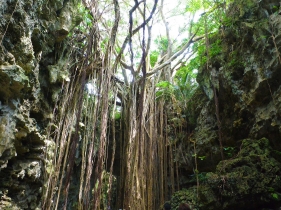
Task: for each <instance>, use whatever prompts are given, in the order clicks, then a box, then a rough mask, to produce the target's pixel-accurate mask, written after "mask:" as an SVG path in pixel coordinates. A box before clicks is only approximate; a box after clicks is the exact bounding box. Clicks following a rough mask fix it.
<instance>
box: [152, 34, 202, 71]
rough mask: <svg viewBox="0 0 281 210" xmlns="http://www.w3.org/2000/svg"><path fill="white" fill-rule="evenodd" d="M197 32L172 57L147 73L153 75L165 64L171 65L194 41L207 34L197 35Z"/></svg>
mask: <svg viewBox="0 0 281 210" xmlns="http://www.w3.org/2000/svg"><path fill="white" fill-rule="evenodd" d="M195 35H196V33H195V34H194V35H192V36H191V38H190V39H189V41H188V42H187V43H186V44H185V45H184V46H183V48H182V49H181V50H180V51H178V52H176V53H175V54H174V55H173V56H172V57H170V58H169V59H168V60H167V61H165V62H164V63H162V64H160V65H158V66H156V67H154V69H153V70H152V71H151V72H149V73H147V76H151V75H153V74H155V73H156V72H157V71H159V70H160V69H162V68H164V67H165V66H167V65H169V64H170V63H171V62H172V61H173V60H175V59H176V58H177V57H178V56H180V55H181V54H182V53H183V52H184V51H185V50H186V49H187V48H188V47H189V46H190V45H191V44H192V43H194V42H197V41H199V40H201V39H203V38H204V37H205V36H198V37H195Z"/></svg>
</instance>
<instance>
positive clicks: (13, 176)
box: [0, 0, 81, 209]
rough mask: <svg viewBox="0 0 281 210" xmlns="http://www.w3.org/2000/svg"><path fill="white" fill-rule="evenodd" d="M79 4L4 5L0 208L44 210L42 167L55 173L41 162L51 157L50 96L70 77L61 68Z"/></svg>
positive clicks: (6, 1)
mask: <svg viewBox="0 0 281 210" xmlns="http://www.w3.org/2000/svg"><path fill="white" fill-rule="evenodd" d="M77 5H78V1H76V0H70V1H60V0H50V1H45V0H38V1H31V0H26V1H21V0H19V1H18V0H3V1H1V3H0V41H2V42H1V46H0V86H1V87H0V180H1V182H0V209H38V208H41V200H42V199H41V196H42V195H41V193H42V192H41V191H42V187H43V176H42V173H43V170H44V169H43V166H44V164H46V166H47V170H49V168H51V167H50V165H51V163H49V161H44V159H43V158H44V157H43V154H44V150H46V147H47V146H50V152H48V153H47V154H46V155H47V158H52V157H53V155H52V154H51V148H52V147H53V146H52V144H50V143H48V142H49V140H47V138H46V133H47V130H46V129H47V125H48V124H49V123H50V122H51V120H52V118H53V115H52V112H53V106H54V101H55V99H52V98H51V97H49V93H52V92H55V93H56V94H57V95H58V92H59V91H60V89H59V88H58V87H59V85H58V84H60V83H61V82H63V81H64V80H66V79H67V76H68V72H67V68H64V69H63V68H61V69H60V67H63V66H67V64H66V63H67V59H66V58H67V55H68V53H67V51H66V50H65V49H66V46H65V43H64V40H65V38H66V37H67V35H68V33H69V32H70V31H71V30H72V29H73V28H74V27H75V26H76V25H77V24H78V23H79V21H81V19H80V17H79V14H78V10H77ZM59 42H60V44H59V46H60V47H58V46H56V45H58V44H57V43H59ZM62 51H63V52H64V53H62ZM54 67H55V69H54ZM48 70H49V71H48ZM54 70H55V72H54ZM53 74H55V75H57V76H56V78H55V79H53V80H52V78H51V77H50V75H53ZM63 75H65V76H63ZM56 99H57V97H56ZM43 162H44V164H43ZM48 167H49V168H48Z"/></svg>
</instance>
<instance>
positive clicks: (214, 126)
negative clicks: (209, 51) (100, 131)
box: [175, 0, 281, 209]
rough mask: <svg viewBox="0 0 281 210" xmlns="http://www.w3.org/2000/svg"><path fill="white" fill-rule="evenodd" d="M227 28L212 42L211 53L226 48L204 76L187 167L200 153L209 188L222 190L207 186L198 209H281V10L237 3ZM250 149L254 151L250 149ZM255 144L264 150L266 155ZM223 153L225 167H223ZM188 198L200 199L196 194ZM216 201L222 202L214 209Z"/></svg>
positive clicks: (256, 3)
mask: <svg viewBox="0 0 281 210" xmlns="http://www.w3.org/2000/svg"><path fill="white" fill-rule="evenodd" d="M224 24H225V25H224V26H223V27H222V29H221V31H220V33H219V34H218V35H217V36H215V37H212V38H211V40H210V45H211V47H212V45H213V44H214V43H215V41H216V40H221V43H220V49H221V52H220V54H218V55H216V56H213V57H211V58H210V61H209V63H208V64H209V65H208V66H206V65H205V66H202V67H201V68H200V69H199V73H198V77H197V81H198V83H199V85H200V90H198V91H197V92H198V94H197V95H195V96H194V97H195V100H193V103H194V104H193V107H196V111H193V112H194V113H193V114H194V116H192V117H193V118H197V121H196V123H195V129H194V131H193V133H194V134H193V138H194V141H195V142H196V152H194V150H193V145H192V146H189V150H188V152H189V153H188V155H187V157H186V159H189V161H188V162H189V163H194V158H193V157H192V154H194V153H196V155H197V156H196V157H204V158H202V160H200V159H199V158H198V170H199V175H200V177H201V178H202V177H204V180H205V183H206V182H207V183H209V184H210V183H212V182H214V183H215V182H216V183H215V184H214V185H212V186H209V185H204V184H202V185H200V186H201V187H200V192H199V195H200V196H199V200H196V202H197V206H198V208H199V209H262V208H275V207H277V206H278V205H279V206H281V202H280V198H281V195H280V192H281V187H280V186H281V185H280V184H277V183H279V182H280V181H279V178H278V177H279V176H280V161H281V160H280V157H277V156H276V157H275V159H274V158H273V157H272V155H273V154H280V151H281V141H280V140H281V71H280V67H281V57H280V55H281V51H280V46H281V39H280V34H281V9H280V2H279V1H274V0H270V1H266V2H260V1H242V0H236V1H235V2H234V3H233V4H232V5H231V6H230V7H229V10H228V14H227V21H226V22H225V23H224ZM214 91H215V92H214ZM203 93H204V94H203ZM215 93H216V94H215ZM198 97H199V98H200V99H198ZM216 99H217V101H218V103H216V102H215V100H216ZM202 102H203V103H202ZM216 107H217V108H218V109H216ZM216 114H218V116H219V119H217V116H216ZM219 125H220V126H221V130H220V129H219ZM219 134H220V135H221V143H222V148H220V138H219ZM263 138H266V139H268V140H264V139H263ZM243 139H252V140H243ZM258 139H260V140H258ZM261 142H266V143H261ZM246 144H247V145H248V149H246V148H243V147H244V146H245V145H246ZM256 144H258V145H260V146H259V149H258V150H259V152H257V150H256V148H255V147H256V146H254V145H256ZM250 145H252V146H250ZM269 145H270V146H271V147H272V148H270V147H269ZM241 147H242V149H241ZM269 148H270V149H269ZM221 150H222V151H221ZM268 151H271V152H268ZM221 152H223V156H224V157H223V159H224V160H225V161H222V162H220V161H221V160H222V155H221ZM252 153H253V155H251V154H252ZM242 154H243V155H242ZM237 155H238V156H237ZM230 158H234V159H230ZM227 159H230V160H227ZM267 166H268V167H269V168H267ZM186 168H189V169H187V171H188V170H189V171H188V173H189V174H192V173H194V172H193V171H192V167H190V166H188V165H186ZM186 168H185V169H186ZM209 171H216V172H214V174H212V175H210V174H208V176H207V177H205V173H203V172H209ZM215 177H217V179H218V180H217V181H215ZM223 177H224V178H225V180H223V179H224V178H223ZM231 177H232V178H231ZM206 180H207V181H206ZM257 180H259V181H257ZM219 182H220V183H219ZM254 186H256V187H254ZM187 187H190V185H189V186H187ZM204 187H205V188H206V189H205V190H206V192H204V189H203V188H204ZM219 187H221V188H219ZM188 192H189V193H190V194H194V192H195V195H196V187H195V188H194V187H192V188H189V190H188ZM191 192H192V193H191ZM204 193H208V194H209V195H208V196H207V195H204ZM179 194H180V192H179ZM212 196H213V197H212ZM175 197H180V195H175ZM187 197H188V196H187ZM191 197H192V196H191ZM193 198H194V197H193ZM193 198H192V199H193ZM192 199H191V200H192ZM216 199H218V202H217V201H216V202H214V201H215V200H216ZM193 200H194V199H193ZM249 201H250V203H249ZM253 201H254V202H256V204H257V205H258V206H254V204H253V203H251V202H253ZM246 202H248V205H246V204H245V203H246ZM206 203H209V204H206ZM235 203H236V204H235ZM271 204H272V205H271ZM273 204H274V205H273ZM235 205H236V206H235ZM175 206H176V205H175Z"/></svg>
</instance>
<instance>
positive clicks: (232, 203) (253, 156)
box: [171, 138, 281, 210]
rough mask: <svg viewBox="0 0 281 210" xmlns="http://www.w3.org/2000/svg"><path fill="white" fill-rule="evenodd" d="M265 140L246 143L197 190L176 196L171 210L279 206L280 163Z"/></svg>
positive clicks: (191, 189)
mask: <svg viewBox="0 0 281 210" xmlns="http://www.w3.org/2000/svg"><path fill="white" fill-rule="evenodd" d="M272 151H273V149H272V148H271V146H270V144H269V141H268V139H266V138H262V139H259V140H254V139H245V140H243V141H242V145H241V149H240V151H239V152H238V154H237V155H236V156H235V157H234V158H232V159H229V160H224V161H221V162H220V163H219V164H218V165H217V168H216V171H215V172H210V173H207V174H205V175H204V177H201V178H200V179H199V188H198V198H197V187H191V188H189V189H186V190H182V191H179V192H177V193H175V194H174V195H173V197H172V200H171V202H172V206H173V207H174V208H173V209H176V207H177V206H178V205H179V203H182V202H187V203H190V204H191V205H192V206H193V207H194V208H193V209H210V210H211V209H228V210H231V209H233V210H234V209H247V210H251V209H253V210H258V209H263V208H276V207H280V206H281V187H280V186H281V178H280V175H281V163H280V162H279V161H278V160H276V159H275V158H274V157H273V156H272Z"/></svg>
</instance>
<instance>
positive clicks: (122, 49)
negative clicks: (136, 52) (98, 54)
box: [113, 0, 158, 69]
mask: <svg viewBox="0 0 281 210" xmlns="http://www.w3.org/2000/svg"><path fill="white" fill-rule="evenodd" d="M157 3H158V0H154V5H153V8H152V11H151V13H150V15H149V17H148V18H147V19H146V20H145V21H144V22H143V23H142V24H140V25H139V26H138V27H137V28H135V29H134V30H133V31H132V34H131V36H133V35H135V34H136V33H137V32H138V31H139V30H140V29H141V28H142V27H143V26H145V25H146V24H147V23H148V22H149V21H150V20H151V18H152V16H153V14H154V13H155V11H156V6H157ZM131 36H130V34H128V35H127V37H126V38H125V40H124V42H123V45H122V47H121V50H120V52H119V54H118V56H117V57H116V60H115V62H114V65H113V69H116V68H117V65H118V63H119V62H120V59H121V56H122V54H123V52H124V50H125V48H126V45H127V44H128V42H129V39H130V38H131Z"/></svg>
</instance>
